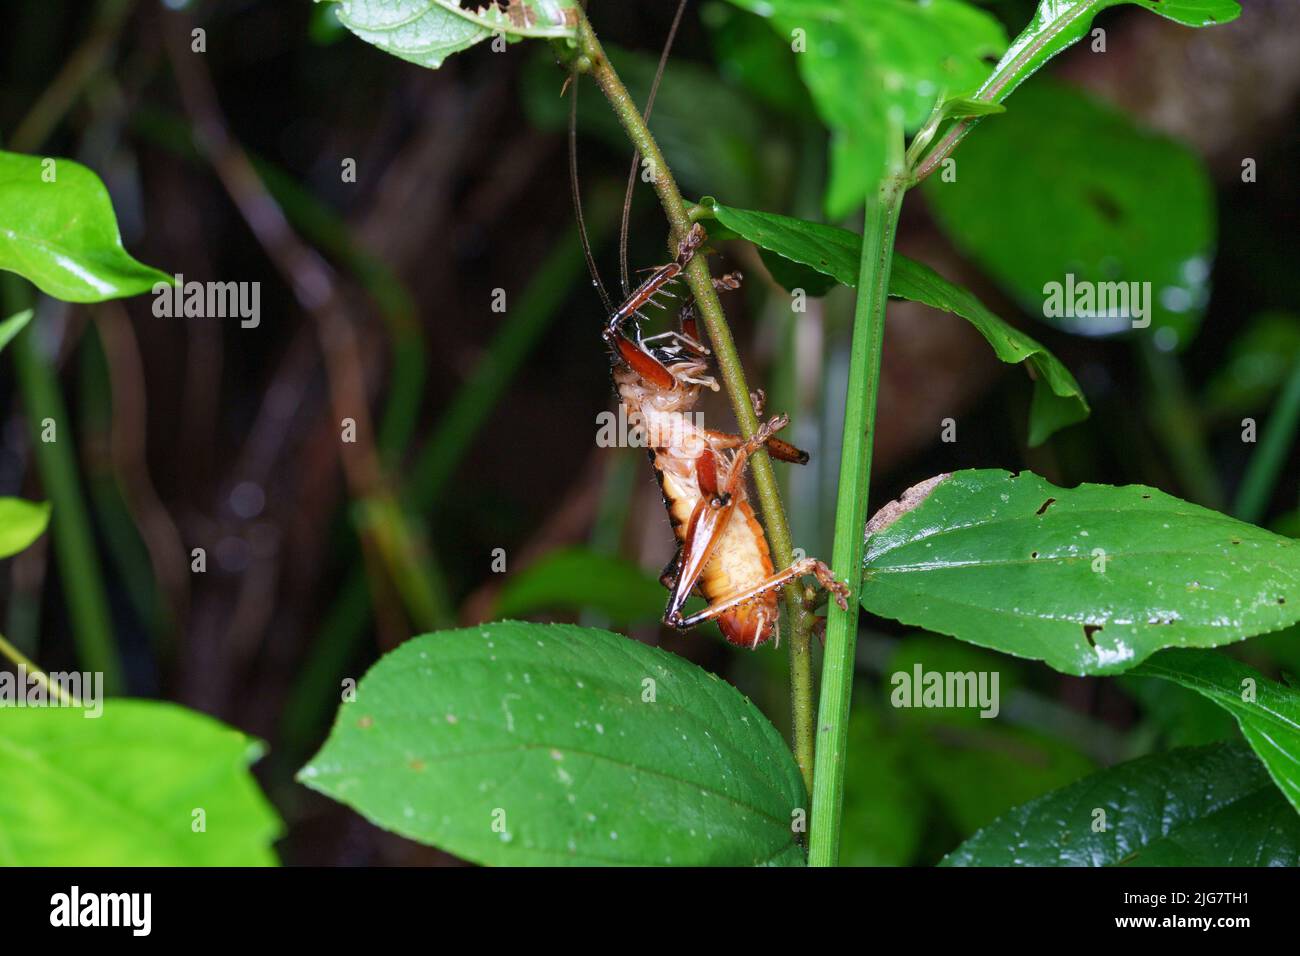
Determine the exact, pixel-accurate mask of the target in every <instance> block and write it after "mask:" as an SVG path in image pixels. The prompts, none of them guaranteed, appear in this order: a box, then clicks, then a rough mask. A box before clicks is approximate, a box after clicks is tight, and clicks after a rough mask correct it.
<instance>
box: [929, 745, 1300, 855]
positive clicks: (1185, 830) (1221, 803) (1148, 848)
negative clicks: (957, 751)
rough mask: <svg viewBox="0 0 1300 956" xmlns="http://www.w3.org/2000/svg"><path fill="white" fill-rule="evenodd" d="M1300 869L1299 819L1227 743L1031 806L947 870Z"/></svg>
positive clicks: (1129, 768)
mask: <svg viewBox="0 0 1300 956" xmlns="http://www.w3.org/2000/svg"><path fill="white" fill-rule="evenodd" d="M1099 823H1104V824H1105V826H1104V827H1102V826H1098V824H1099ZM1298 864H1300V817H1298V816H1296V814H1295V813H1294V812H1293V811H1292V809H1291V807H1290V805H1289V804H1288V803H1287V802H1286V801H1285V800H1284V799H1282V795H1281V794H1280V793H1278V792H1277V788H1276V787H1274V786H1273V783H1272V781H1271V780H1269V778H1268V774H1267V773H1265V772H1264V768H1263V767H1262V766H1260V763H1259V761H1258V760H1256V759H1255V755H1254V754H1253V753H1251V751H1250V748H1249V747H1246V746H1245V745H1243V744H1241V743H1224V744H1211V745H1210V746H1208V747H1189V748H1187V749H1184V750H1174V751H1170V752H1169V753H1162V754H1153V755H1151V756H1149V757H1141V758H1139V759H1137V760H1133V761H1130V762H1128V763H1125V764H1120V765H1119V766H1117V767H1111V768H1109V769H1107V770H1102V771H1100V772H1098V773H1095V774H1093V775H1092V776H1090V777H1086V778H1084V779H1083V780H1080V781H1079V782H1078V783H1073V784H1071V785H1070V786H1068V787H1063V788H1062V789H1060V790H1057V791H1055V792H1053V793H1049V794H1047V795H1046V796H1043V797H1039V798H1038V799H1037V800H1031V801H1030V802H1028V803H1026V804H1024V805H1022V806H1019V807H1017V808H1016V809H1014V810H1011V811H1010V812H1008V813H1005V814H1003V815H1002V816H1000V817H999V818H998V819H996V820H994V821H993V822H992V823H990V824H989V825H988V826H986V827H985V828H984V829H982V830H980V831H979V832H978V833H976V834H975V835H974V836H972V837H971V838H970V839H969V840H967V841H966V842H965V843H963V844H962V845H961V846H959V847H958V848H957V849H956V850H954V851H953V852H952V853H950V854H949V855H948V856H947V857H945V858H944V860H943V863H942V864H941V865H943V866H1118V865H1127V866H1296V865H1298Z"/></svg>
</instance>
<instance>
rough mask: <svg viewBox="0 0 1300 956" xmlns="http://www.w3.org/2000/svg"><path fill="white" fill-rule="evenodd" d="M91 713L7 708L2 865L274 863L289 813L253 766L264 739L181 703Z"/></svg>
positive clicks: (117, 701)
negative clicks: (271, 799)
mask: <svg viewBox="0 0 1300 956" xmlns="http://www.w3.org/2000/svg"><path fill="white" fill-rule="evenodd" d="M11 676H12V675H8V674H6V675H3V676H2V677H0V681H3V680H4V679H5V678H9V677H11ZM85 696H87V697H89V695H85ZM93 713H94V710H93V709H88V710H81V709H78V708H55V707H42V708H22V707H4V708H0V865H5V866H76V867H86V866H267V865H274V864H275V862H276V859H275V854H274V852H273V851H272V849H271V842H272V841H273V840H274V839H275V838H276V837H277V836H278V835H279V834H280V832H281V826H280V821H279V819H278V818H277V816H276V814H275V811H274V810H272V809H271V806H270V805H269V804H268V803H267V801H266V798H265V797H263V796H262V792H261V790H260V789H258V786H257V783H256V782H255V781H254V780H253V777H252V774H250V773H249V772H248V766H249V765H250V764H251V763H253V761H255V760H256V759H257V758H258V756H260V754H261V751H262V748H261V745H260V744H259V743H257V742H256V741H254V740H252V739H250V738H249V737H246V736H244V734H242V733H240V732H239V731H237V730H233V729H231V728H230V727H227V726H225V725H224V724H221V723H218V722H217V721H215V720H213V719H211V718H210V717H207V716H204V715H203V714H199V713H195V712H194V711H191V710H186V709H185V708H183V707H177V706H176V705H174V704H163V703H158V702H155V701H143V700H124V699H121V698H110V699H109V700H107V701H104V702H103V713H102V715H101V716H99V717H93V718H92V717H90V716H89V715H90V714H93ZM196 810H202V811H203V818H202V819H203V822H204V827H205V829H202V830H196V828H195V822H196V820H197V819H198V818H197V817H196V816H195V811H196Z"/></svg>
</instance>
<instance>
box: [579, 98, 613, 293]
mask: <svg viewBox="0 0 1300 956" xmlns="http://www.w3.org/2000/svg"><path fill="white" fill-rule="evenodd" d="M572 82H573V92H572V93H571V94H570V98H569V192H570V193H572V195H573V211H574V214H575V215H576V216H577V218H578V236H579V238H580V239H581V240H582V254H583V256H584V257H585V258H586V260H587V271H588V272H590V273H591V284H592V285H594V286H595V287H596V291H597V292H599V293H600V301H601V303H602V304H603V305H604V306H605V314H606V315H610V314H612V313H613V311H614V302H613V300H611V299H610V297H609V292H607V291H606V289H605V283H603V282H601V281H600V272H599V271H598V270H597V269H596V258H595V256H593V255H592V254H591V239H590V237H589V236H588V235H587V221H586V220H585V219H584V218H583V216H582V190H581V189H580V188H579V186H578V74H576V73H574V74H573V77H572Z"/></svg>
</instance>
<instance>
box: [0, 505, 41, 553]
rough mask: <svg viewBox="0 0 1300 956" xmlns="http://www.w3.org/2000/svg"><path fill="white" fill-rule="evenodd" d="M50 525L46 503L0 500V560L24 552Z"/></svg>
mask: <svg viewBox="0 0 1300 956" xmlns="http://www.w3.org/2000/svg"><path fill="white" fill-rule="evenodd" d="M49 523H50V503H49V502H48V501H24V500H23V499H22V498H0V558H8V557H11V556H13V555H15V554H17V553H18V552H19V551H25V550H26V549H27V548H28V547H29V546H30V545H31V543H32V542H33V541H35V540H36V539H37V538H39V537H40V536H41V535H42V534H44V533H45V526H46V525H48V524H49Z"/></svg>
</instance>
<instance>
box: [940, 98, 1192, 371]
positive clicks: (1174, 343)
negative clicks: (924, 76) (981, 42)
mask: <svg viewBox="0 0 1300 956" xmlns="http://www.w3.org/2000/svg"><path fill="white" fill-rule="evenodd" d="M954 162H955V166H954V167H953V172H954V173H955V176H954V177H953V179H952V181H951V182H949V181H947V179H946V177H945V176H943V175H934V176H931V177H930V178H929V179H927V180H926V182H925V188H924V194H925V197H926V199H927V200H928V201H929V203H930V205H931V207H932V208H933V209H934V211H935V213H936V215H937V216H938V218H939V221H940V223H941V224H942V225H943V227H944V228H945V230H946V231H947V232H948V233H949V234H950V235H951V236H952V237H953V239H954V240H955V241H956V243H957V245H958V246H959V247H960V248H961V249H962V250H963V251H964V252H965V253H966V254H967V255H969V256H970V257H971V258H972V259H973V260H975V261H976V262H977V263H979V264H980V265H981V266H982V267H983V268H984V269H985V270H986V271H987V272H988V273H989V275H990V276H992V277H993V278H994V279H995V280H997V281H998V282H999V283H1000V284H1001V285H1002V286H1003V287H1004V288H1006V290H1007V291H1008V292H1009V293H1011V294H1012V295H1013V296H1014V297H1015V298H1016V299H1017V300H1018V301H1019V302H1020V304H1021V305H1022V306H1023V307H1024V308H1025V310H1026V311H1028V312H1029V313H1031V314H1032V315H1034V316H1036V317H1039V318H1041V319H1043V320H1044V321H1046V322H1048V323H1049V324H1051V325H1054V326H1056V327H1058V328H1062V329H1065V330H1067V331H1070V332H1075V333H1078V334H1081V335H1095V336H1104V335H1114V334H1119V333H1123V332H1128V331H1130V330H1132V329H1141V330H1144V331H1143V332H1142V334H1146V335H1152V336H1154V337H1155V341H1156V342H1157V344H1159V345H1160V346H1161V347H1163V348H1175V347H1178V346H1181V345H1184V344H1186V343H1187V342H1188V341H1190V340H1191V338H1192V336H1193V335H1194V334H1195V332H1196V329H1197V327H1198V325H1199V323H1200V319H1201V315H1202V312H1203V311H1204V308H1205V305H1206V302H1207V301H1208V298H1209V287H1208V279H1209V274H1210V263H1211V258H1212V255H1213V245H1214V232H1215V213H1214V196H1213V188H1212V186H1211V183H1210V178H1209V175H1208V173H1207V172H1206V170H1205V167H1204V164H1203V163H1202V162H1201V160H1200V159H1199V158H1198V157H1197V156H1196V155H1195V154H1193V153H1192V152H1191V151H1190V150H1189V149H1187V148H1186V147H1185V146H1183V145H1182V144H1180V143H1178V142H1175V141H1174V140H1171V139H1169V138H1168V137H1166V136H1162V135H1157V134H1155V133H1149V132H1146V131H1144V130H1141V129H1139V128H1138V127H1137V126H1135V125H1134V123H1133V121H1132V120H1131V119H1129V118H1128V117H1127V116H1125V115H1124V114H1123V113H1120V112H1118V111H1117V110H1115V109H1113V108H1111V107H1108V106H1104V105H1102V104H1100V103H1098V102H1096V101H1094V100H1092V99H1089V98H1088V97H1086V96H1084V95H1083V94H1082V93H1079V92H1077V91H1074V90H1072V89H1070V88H1068V87H1065V86H1062V85H1060V84H1057V83H1052V82H1047V81H1045V80H1039V81H1037V82H1035V83H1033V84H1032V85H1030V86H1027V87H1025V88H1024V89H1023V90H1021V91H1020V92H1019V93H1018V94H1017V95H1016V97H1015V99H1014V100H1013V101H1012V102H1011V108H1010V109H1009V110H1008V112H1007V114H1006V115H1005V116H999V117H997V118H996V119H995V120H994V121H993V122H990V123H986V124H983V125H981V127H980V129H979V132H978V134H977V135H974V136H971V137H969V138H968V139H967V141H966V142H965V143H964V144H963V145H962V146H961V148H960V150H959V151H958V152H957V153H956V154H954Z"/></svg>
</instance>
